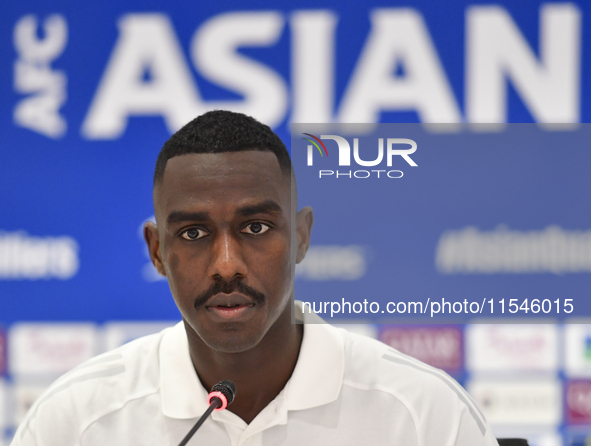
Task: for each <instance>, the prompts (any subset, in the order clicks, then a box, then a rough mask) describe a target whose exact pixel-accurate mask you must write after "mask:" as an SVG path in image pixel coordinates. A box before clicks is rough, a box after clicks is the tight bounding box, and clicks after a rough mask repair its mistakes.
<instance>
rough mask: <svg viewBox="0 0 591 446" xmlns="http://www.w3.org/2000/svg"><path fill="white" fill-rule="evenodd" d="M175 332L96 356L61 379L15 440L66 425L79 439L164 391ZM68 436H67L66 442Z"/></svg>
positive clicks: (30, 414) (33, 409)
mask: <svg viewBox="0 0 591 446" xmlns="http://www.w3.org/2000/svg"><path fill="white" fill-rule="evenodd" d="M169 330H170V329H166V330H163V331H162V332H160V333H157V334H153V335H150V336H145V337H142V338H139V339H136V340H134V341H131V342H129V343H128V344H125V345H123V346H121V347H119V348H117V349H115V350H111V351H109V352H106V353H103V354H101V355H99V356H96V357H94V358H92V359H90V360H88V361H86V362H84V363H82V364H80V365H79V366H77V367H75V368H74V369H72V370H71V371H69V372H68V373H66V374H65V375H63V376H62V377H60V378H59V379H57V380H56V381H55V382H54V383H53V384H52V385H51V386H50V387H49V388H48V389H47V390H46V391H45V392H44V393H43V394H42V395H41V396H40V397H39V398H38V399H37V401H35V403H34V404H33V406H32V407H31V409H30V410H29V412H28V413H27V415H26V417H25V418H24V419H23V421H22V422H21V424H20V426H19V428H18V431H17V433H16V435H15V440H19V439H22V438H24V437H25V436H26V435H33V436H36V432H49V430H48V428H49V427H51V426H53V430H56V429H57V428H59V426H64V425H65V424H66V423H67V426H69V429H71V430H72V431H73V432H69V433H67V436H72V438H75V437H76V436H77V435H78V434H79V433H80V432H81V431H83V430H84V429H85V427H86V426H88V425H90V424H92V423H93V422H94V421H96V420H97V419H100V418H101V417H102V416H105V415H107V414H109V413H112V412H115V411H117V410H119V409H121V408H122V407H124V406H125V404H127V403H128V402H129V401H131V400H135V399H138V398H143V397H146V396H148V395H151V394H154V393H156V392H158V391H159V388H160V379H159V375H160V372H159V359H158V358H159V355H158V351H159V346H160V342H161V340H162V338H163V337H164V335H165V334H166V333H167V332H168V331H169ZM74 431H77V432H74ZM64 435H66V434H65V433H64V432H61V433H60V438H63V436H64ZM17 444H18V443H17ZM72 444H74V443H72Z"/></svg>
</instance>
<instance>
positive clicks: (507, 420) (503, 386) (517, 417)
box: [467, 379, 562, 426]
mask: <svg viewBox="0 0 591 446" xmlns="http://www.w3.org/2000/svg"><path fill="white" fill-rule="evenodd" d="M467 389H468V391H469V392H470V394H471V395H472V397H473V398H474V401H475V402H476V404H477V406H478V407H479V408H480V409H481V410H482V413H483V414H484V416H485V417H486V419H487V421H488V422H489V423H491V424H492V425H493V426H496V425H501V426H519V425H524V426H527V425H530V426H555V425H558V424H560V422H561V420H562V391H561V385H560V381H558V380H533V379H530V380H528V381H525V380H523V381H518V380H515V381H492V380H491V381H485V380H474V381H471V382H469V383H468V386H467Z"/></svg>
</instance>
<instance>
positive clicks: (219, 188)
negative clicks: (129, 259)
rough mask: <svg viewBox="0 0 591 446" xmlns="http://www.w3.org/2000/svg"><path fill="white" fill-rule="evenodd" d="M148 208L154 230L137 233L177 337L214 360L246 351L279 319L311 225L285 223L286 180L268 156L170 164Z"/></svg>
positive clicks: (306, 214) (221, 156)
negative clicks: (165, 288)
mask: <svg viewBox="0 0 591 446" xmlns="http://www.w3.org/2000/svg"><path fill="white" fill-rule="evenodd" d="M154 206H155V211H156V221H157V225H158V226H157V228H156V227H155V226H153V225H151V224H148V225H146V228H145V235H146V240H147V242H148V246H149V249H150V253H151V256H152V260H153V262H154V265H155V266H156V268H157V269H158V271H159V272H160V273H161V274H164V275H166V276H167V277H168V282H169V285H170V288H171V291H172V295H173V296H174V299H175V302H176V304H177V306H178V308H179V309H180V311H181V314H182V316H183V319H184V320H185V324H186V325H187V329H188V330H192V331H193V332H194V333H195V334H196V335H197V336H198V337H199V338H201V339H202V340H203V342H204V343H205V344H207V345H208V346H209V347H210V348H212V349H214V350H218V351H224V352H240V351H246V350H248V349H250V348H253V347H255V346H256V345H257V344H258V343H259V342H260V341H261V340H262V339H263V337H264V336H265V334H266V333H267V332H268V331H269V329H270V328H271V327H272V326H273V325H274V324H275V323H276V322H277V320H278V318H279V316H280V315H282V314H285V312H286V311H289V306H288V304H289V303H290V298H291V297H292V289H293V275H292V265H293V264H294V262H299V261H300V260H301V259H302V258H303V256H304V255H305V251H306V249H307V247H308V243H309V234H310V230H311V225H312V214H311V210H310V209H309V208H305V209H303V210H302V211H300V213H298V216H297V218H296V222H295V224H293V223H292V221H291V185H290V178H289V176H288V175H285V174H284V173H283V172H282V171H281V168H280V166H279V162H278V161H277V158H276V157H275V155H274V154H273V153H272V152H260V151H244V152H234V153H231V152H230V153H218V154H189V155H182V156H177V157H174V158H171V159H170V160H168V163H167V165H166V170H165V172H164V176H163V178H162V180H161V182H160V183H159V184H158V185H157V186H156V188H155V190H154ZM293 231H295V232H293ZM292 233H294V234H295V235H296V238H295V240H297V246H295V247H294V249H293V250H292V249H291V248H292V246H291V245H292ZM281 320H285V318H282V319H281Z"/></svg>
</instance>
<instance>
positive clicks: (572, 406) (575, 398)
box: [566, 380, 591, 424]
mask: <svg viewBox="0 0 591 446" xmlns="http://www.w3.org/2000/svg"><path fill="white" fill-rule="evenodd" d="M566 422H567V423H569V424H591V380H587V381H567V383H566Z"/></svg>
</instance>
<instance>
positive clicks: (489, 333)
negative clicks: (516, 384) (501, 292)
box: [466, 324, 558, 372]
mask: <svg viewBox="0 0 591 446" xmlns="http://www.w3.org/2000/svg"><path fill="white" fill-rule="evenodd" d="M466 364H467V368H468V369H469V370H470V371H499V372H510V371H555V370H557V369H558V328H557V327H556V326H555V325H550V324H532V325H509V324H506V325H493V324H477V325H468V326H467V327H466Z"/></svg>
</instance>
